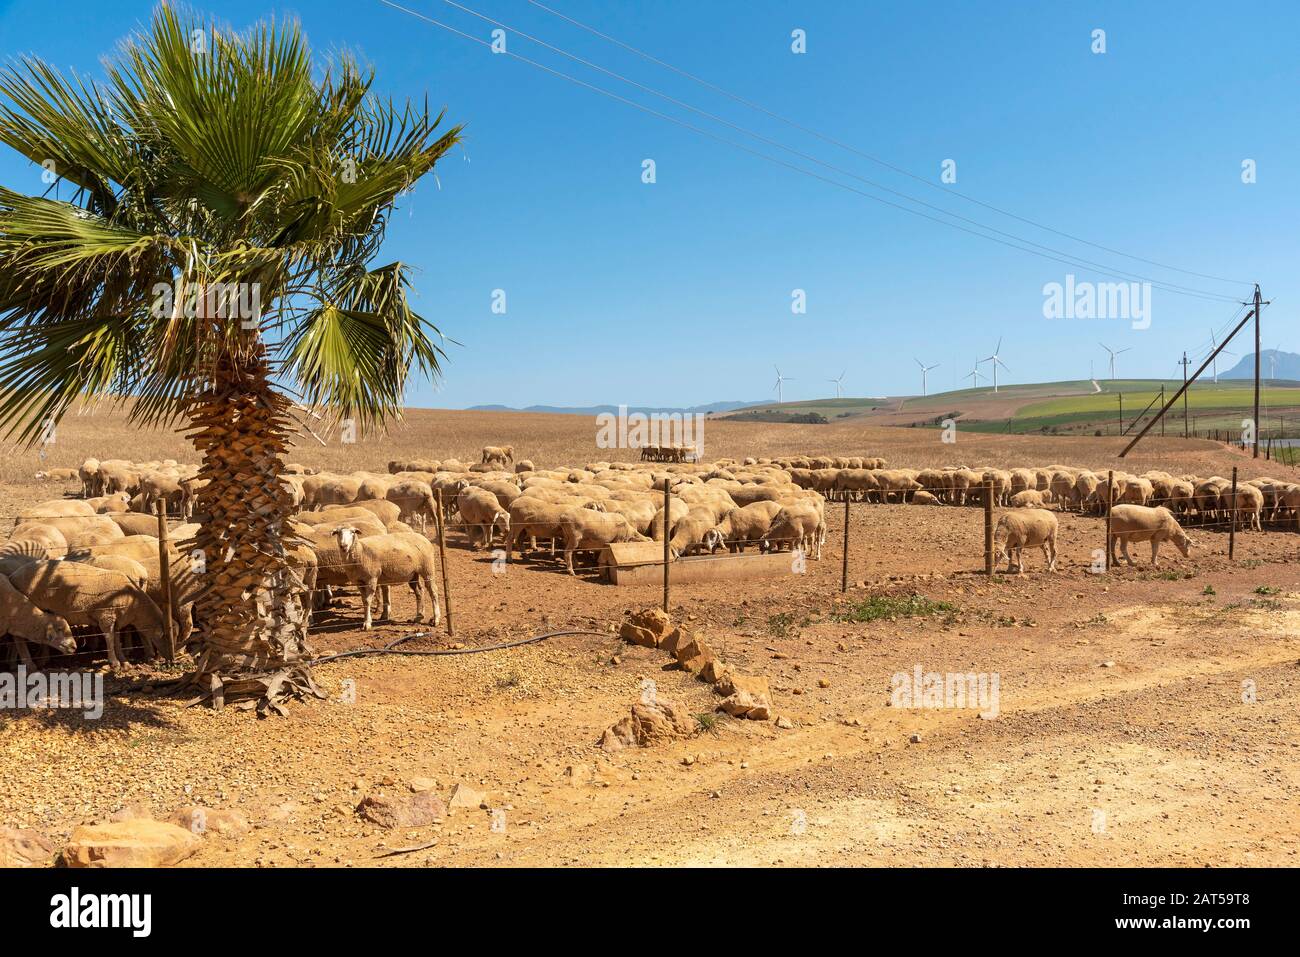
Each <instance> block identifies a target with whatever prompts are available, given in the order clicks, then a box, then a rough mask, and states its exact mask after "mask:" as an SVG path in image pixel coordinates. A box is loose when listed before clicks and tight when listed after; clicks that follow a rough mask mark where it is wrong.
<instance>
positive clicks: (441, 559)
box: [437, 489, 456, 638]
mask: <svg viewBox="0 0 1300 957" xmlns="http://www.w3.org/2000/svg"><path fill="white" fill-rule="evenodd" d="M437 495H438V564H439V565H441V566H442V600H443V602H442V603H443V604H444V605H446V606H447V637H448V638H454V637H455V636H456V631H455V629H454V628H453V627H452V624H451V586H450V585H449V584H448V582H447V540H446V536H445V535H444V534H443V525H444V522H443V511H442V489H438V491H437Z"/></svg>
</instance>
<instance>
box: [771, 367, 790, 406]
mask: <svg viewBox="0 0 1300 957" xmlns="http://www.w3.org/2000/svg"><path fill="white" fill-rule="evenodd" d="M772 368H773V369H776V404H777V405H780V404H781V383H782V382H793V381H795V380H794V379H792V378H790V377H789V376H783V375H781V370H780V369H779V368H777V367H776V366H772Z"/></svg>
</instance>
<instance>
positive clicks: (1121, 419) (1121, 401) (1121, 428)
mask: <svg viewBox="0 0 1300 957" xmlns="http://www.w3.org/2000/svg"><path fill="white" fill-rule="evenodd" d="M1115 394H1116V395H1117V396H1119V434H1120V435H1123V434H1124V393H1123V392H1116V393H1115Z"/></svg>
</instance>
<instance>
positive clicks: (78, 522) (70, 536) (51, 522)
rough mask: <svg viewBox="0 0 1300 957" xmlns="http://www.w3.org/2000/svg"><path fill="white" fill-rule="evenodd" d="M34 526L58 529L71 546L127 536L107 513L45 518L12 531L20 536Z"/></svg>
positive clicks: (14, 536) (78, 546)
mask: <svg viewBox="0 0 1300 957" xmlns="http://www.w3.org/2000/svg"><path fill="white" fill-rule="evenodd" d="M33 527H38V528H41V529H42V530H44V529H47V528H53V529H56V530H57V531H58V532H60V533H61V534H62V535H63V537H64V539H65V540H66V542H67V545H68V547H69V548H81V547H83V546H86V545H94V544H98V543H101V542H106V541H113V540H115V539H119V538H123V537H125V533H124V532H123V531H122V529H121V528H120V527H119V526H118V524H117V523H116V522H114V521H113V520H112V519H111V518H109V517H108V516H107V515H93V516H88V515H69V516H63V517H58V516H56V517H54V518H47V519H43V520H42V521H40V522H30V523H24V524H22V525H19V526H18V527H17V528H15V529H14V530H13V532H11V533H10V535H11V537H13V538H20V537H22V536H23V535H25V534H26V533H27V530H28V529H30V528H33Z"/></svg>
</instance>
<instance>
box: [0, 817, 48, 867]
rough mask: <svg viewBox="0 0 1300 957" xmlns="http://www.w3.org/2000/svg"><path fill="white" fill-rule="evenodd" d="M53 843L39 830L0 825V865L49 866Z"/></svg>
mask: <svg viewBox="0 0 1300 957" xmlns="http://www.w3.org/2000/svg"><path fill="white" fill-rule="evenodd" d="M53 863H54V845H53V844H51V843H50V840H49V838H47V837H46V836H45V835H44V834H42V833H41V832H40V831H33V830H32V829H31V828H25V827H23V828H19V827H4V826H3V825H0V867H49V866H50V865H51V864H53Z"/></svg>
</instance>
